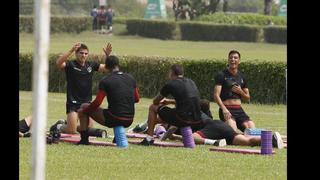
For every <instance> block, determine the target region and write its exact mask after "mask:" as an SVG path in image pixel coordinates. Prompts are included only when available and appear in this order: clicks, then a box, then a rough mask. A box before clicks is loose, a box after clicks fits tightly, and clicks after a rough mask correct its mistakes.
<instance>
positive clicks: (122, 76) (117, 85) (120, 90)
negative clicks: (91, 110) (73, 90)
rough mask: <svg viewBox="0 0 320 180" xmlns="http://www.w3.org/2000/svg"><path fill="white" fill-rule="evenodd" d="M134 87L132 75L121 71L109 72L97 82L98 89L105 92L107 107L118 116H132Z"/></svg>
mask: <svg viewBox="0 0 320 180" xmlns="http://www.w3.org/2000/svg"><path fill="white" fill-rule="evenodd" d="M135 88H136V81H135V79H134V78H133V77H132V75H130V74H127V73H124V72H121V71H116V72H112V73H110V74H109V75H107V76H105V77H104V78H103V79H102V80H101V81H100V83H99V90H103V91H104V92H105V93H106V96H107V100H108V109H109V110H110V111H111V113H112V114H114V115H116V116H119V117H127V118H133V117H134V103H135V96H134V93H135Z"/></svg>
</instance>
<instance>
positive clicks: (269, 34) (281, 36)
mask: <svg viewBox="0 0 320 180" xmlns="http://www.w3.org/2000/svg"><path fill="white" fill-rule="evenodd" d="M263 32H264V41H265V42H269V43H282V44H286V43H287V27H285V26H269V27H265V28H264V29H263Z"/></svg>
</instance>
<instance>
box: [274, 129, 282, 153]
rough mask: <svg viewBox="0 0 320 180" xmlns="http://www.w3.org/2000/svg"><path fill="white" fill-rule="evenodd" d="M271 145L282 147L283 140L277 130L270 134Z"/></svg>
mask: <svg viewBox="0 0 320 180" xmlns="http://www.w3.org/2000/svg"><path fill="white" fill-rule="evenodd" d="M272 145H273V147H276V148H278V149H282V148H283V147H284V144H283V140H282V138H281V135H280V133H279V132H274V134H273V135H272Z"/></svg>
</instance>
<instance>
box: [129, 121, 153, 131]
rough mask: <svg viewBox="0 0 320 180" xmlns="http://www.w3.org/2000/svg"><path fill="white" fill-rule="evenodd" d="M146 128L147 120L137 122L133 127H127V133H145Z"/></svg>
mask: <svg viewBox="0 0 320 180" xmlns="http://www.w3.org/2000/svg"><path fill="white" fill-rule="evenodd" d="M147 130H148V124H147V122H144V123H140V124H137V125H136V126H135V127H134V128H133V129H129V130H128V133H145V132H146V131H147Z"/></svg>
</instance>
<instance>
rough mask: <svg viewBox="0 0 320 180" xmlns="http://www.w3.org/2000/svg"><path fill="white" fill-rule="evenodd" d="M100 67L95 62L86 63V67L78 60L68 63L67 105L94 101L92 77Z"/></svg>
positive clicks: (66, 69) (66, 70)
mask: <svg viewBox="0 0 320 180" xmlns="http://www.w3.org/2000/svg"><path fill="white" fill-rule="evenodd" d="M99 65H100V64H99V63H97V62H94V61H86V62H85V65H84V66H81V65H80V64H79V63H78V62H77V61H76V60H73V61H67V62H66V67H65V72H66V79H67V103H73V104H82V103H85V102H89V101H91V100H92V76H93V72H94V71H98V69H99Z"/></svg>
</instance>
